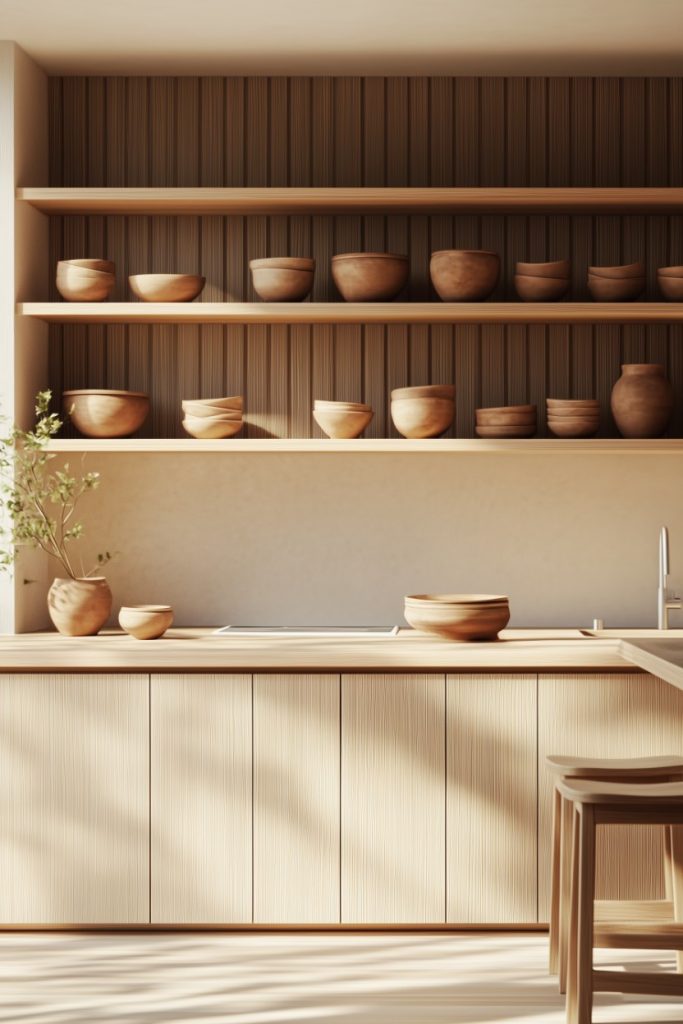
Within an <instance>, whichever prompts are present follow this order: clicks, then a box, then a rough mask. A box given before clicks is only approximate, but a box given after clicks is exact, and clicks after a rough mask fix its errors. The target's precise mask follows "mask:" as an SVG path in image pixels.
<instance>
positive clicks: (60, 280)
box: [55, 263, 116, 302]
mask: <svg viewBox="0 0 683 1024" xmlns="http://www.w3.org/2000/svg"><path fill="white" fill-rule="evenodd" d="M55 284H56V285H57V291H58V292H59V294H60V295H61V296H62V298H63V299H66V301H67V302H103V301H104V300H105V299H107V298H109V295H110V294H111V292H112V290H113V288H114V286H115V284H116V278H115V277H114V275H113V274H110V273H105V272H104V271H100V270H88V269H87V268H84V267H75V266H71V265H69V264H67V263H58V264H57V276H56V278H55Z"/></svg>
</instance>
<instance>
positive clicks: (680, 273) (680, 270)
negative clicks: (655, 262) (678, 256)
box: [657, 267, 683, 277]
mask: <svg viewBox="0 0 683 1024" xmlns="http://www.w3.org/2000/svg"><path fill="white" fill-rule="evenodd" d="M657 277H683V267H659V269H658V270H657Z"/></svg>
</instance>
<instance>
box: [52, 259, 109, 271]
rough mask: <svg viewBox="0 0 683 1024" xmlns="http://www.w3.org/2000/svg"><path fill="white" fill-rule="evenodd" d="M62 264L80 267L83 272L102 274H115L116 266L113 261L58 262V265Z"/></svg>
mask: <svg viewBox="0 0 683 1024" xmlns="http://www.w3.org/2000/svg"><path fill="white" fill-rule="evenodd" d="M62 264H66V265H67V266H69V267H81V268H82V269H83V270H99V271H100V272H101V273H104V274H116V264H115V263H114V261H113V260H60V265H62Z"/></svg>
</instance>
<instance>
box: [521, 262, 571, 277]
mask: <svg viewBox="0 0 683 1024" xmlns="http://www.w3.org/2000/svg"><path fill="white" fill-rule="evenodd" d="M515 274H522V275H527V276H529V277H566V278H568V277H570V275H571V263H570V262H569V260H554V261H553V262H552V263H522V261H521V260H520V261H518V262H517V263H516V264H515Z"/></svg>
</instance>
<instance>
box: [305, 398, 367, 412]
mask: <svg viewBox="0 0 683 1024" xmlns="http://www.w3.org/2000/svg"><path fill="white" fill-rule="evenodd" d="M313 408H314V409H336V410H340V409H346V410H348V412H371V411H372V406H371V405H366V404H365V402H334V401H332V400H331V399H327V398H316V399H315V401H314V402H313Z"/></svg>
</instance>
